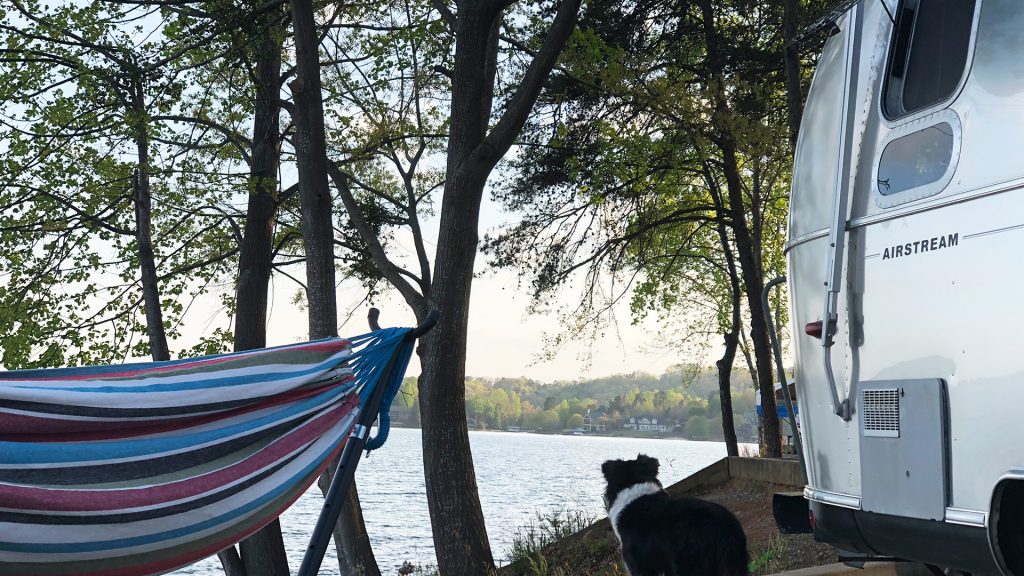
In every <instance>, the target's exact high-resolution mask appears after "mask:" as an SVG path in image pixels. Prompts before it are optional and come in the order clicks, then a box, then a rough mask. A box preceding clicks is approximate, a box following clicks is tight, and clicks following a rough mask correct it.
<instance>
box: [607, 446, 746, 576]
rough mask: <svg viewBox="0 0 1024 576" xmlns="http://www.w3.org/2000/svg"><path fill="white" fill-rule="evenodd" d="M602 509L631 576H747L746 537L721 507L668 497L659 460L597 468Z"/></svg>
mask: <svg viewBox="0 0 1024 576" xmlns="http://www.w3.org/2000/svg"><path fill="white" fill-rule="evenodd" d="M601 472H603V473H604V477H605V480H607V481H608V488H607V489H606V490H605V495H604V498H605V504H606V506H607V507H608V519H609V520H610V521H611V523H612V529H613V530H614V531H615V535H616V536H617V537H618V538H619V542H620V543H621V544H622V558H623V560H625V561H626V568H627V569H628V570H629V573H630V574H631V575H632V576H746V575H747V572H748V564H749V557H748V555H747V537H746V535H745V534H744V533H743V527H742V526H740V523H739V520H737V519H736V517H735V516H733V514H732V512H729V511H728V510H726V509H725V508H724V507H722V506H719V505H718V504H715V503H712V502H705V501H703V500H696V499H693V498H671V497H669V495H668V494H666V493H665V491H664V490H662V487H661V483H660V482H658V460H657V459H655V458H651V457H649V456H644V455H643V454H641V455H639V456H637V458H636V460H609V461H607V462H605V463H604V464H603V465H602V466H601Z"/></svg>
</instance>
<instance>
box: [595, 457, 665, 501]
mask: <svg viewBox="0 0 1024 576" xmlns="http://www.w3.org/2000/svg"><path fill="white" fill-rule="evenodd" d="M601 473H602V474H604V479H605V480H607V481H608V487H607V488H605V491H604V503H605V507H607V508H610V507H611V506H612V503H613V502H614V501H615V495H616V494H618V493H619V492H621V491H623V490H625V489H626V488H629V487H630V486H633V485H634V484H643V483H644V482H654V483H655V484H657V485H658V486H661V482H658V459H657V458H651V457H650V456H645V455H643V454H640V455H638V456H637V457H636V459H635V460H608V461H607V462H605V463H604V464H602V465H601Z"/></svg>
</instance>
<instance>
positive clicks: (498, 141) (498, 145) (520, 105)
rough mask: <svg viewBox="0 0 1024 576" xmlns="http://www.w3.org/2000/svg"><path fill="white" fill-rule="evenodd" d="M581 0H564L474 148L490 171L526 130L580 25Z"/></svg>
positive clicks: (474, 155) (480, 161)
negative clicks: (541, 42) (505, 101)
mask: <svg viewBox="0 0 1024 576" xmlns="http://www.w3.org/2000/svg"><path fill="white" fill-rule="evenodd" d="M580 3H581V0H561V2H560V3H559V5H558V12H557V14H556V15H555V21H554V22H553V23H552V24H551V28H550V29H549V30H548V34H547V37H546V38H545V39H544V45H543V46H542V47H541V49H540V51H539V52H538V53H537V56H536V57H534V59H533V60H532V61H531V62H530V66H529V67H528V68H527V69H526V73H525V74H524V75H523V80H522V82H520V84H519V87H518V88H517V89H516V92H515V94H513V95H512V99H511V100H510V101H509V104H508V108H506V110H505V113H504V114H502V116H501V119H500V120H498V123H497V124H495V126H494V128H493V129H492V130H491V133H490V134H488V135H487V136H486V137H485V138H484V141H483V142H482V143H481V144H480V145H479V146H478V147H477V149H476V150H474V152H473V154H472V156H471V157H473V158H476V159H477V160H478V162H479V163H480V164H483V166H484V167H485V168H486V169H487V170H490V169H491V168H493V167H494V165H495V164H497V162H498V160H499V159H500V158H501V157H502V156H504V155H505V152H507V151H508V149H509V148H510V147H511V146H512V143H513V141H514V140H515V139H516V137H518V135H519V133H520V132H521V131H522V129H523V126H524V125H525V124H526V120H527V119H528V118H529V115H530V111H531V110H533V105H534V103H536V101H537V97H538V96H539V95H540V90H541V87H542V85H543V83H544V80H545V79H546V78H547V77H548V74H550V72H551V69H552V68H554V66H555V63H556V62H557V61H558V56H559V55H560V54H561V53H562V48H563V47H564V46H565V42H566V40H568V38H569V35H570V34H571V33H572V30H573V28H574V27H575V26H576V18H577V16H578V14H579V8H580Z"/></svg>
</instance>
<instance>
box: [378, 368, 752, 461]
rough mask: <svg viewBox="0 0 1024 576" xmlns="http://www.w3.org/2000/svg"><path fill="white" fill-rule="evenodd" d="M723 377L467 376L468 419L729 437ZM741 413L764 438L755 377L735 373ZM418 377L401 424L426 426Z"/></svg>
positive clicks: (530, 427)
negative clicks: (638, 424) (653, 425)
mask: <svg viewBox="0 0 1024 576" xmlns="http://www.w3.org/2000/svg"><path fill="white" fill-rule="evenodd" d="M717 378H718V376H717V374H716V373H715V372H713V371H712V370H711V369H704V370H700V369H699V368H698V367H695V366H683V365H677V366H674V367H672V368H671V369H670V370H669V371H668V372H665V373H664V374H661V375H660V376H655V375H653V374H647V373H644V372H635V373H633V374H616V375H613V376H605V377H602V378H594V379H586V380H583V379H581V380H576V381H568V382H567V381H559V382H551V383H545V382H539V381H536V380H531V379H528V378H522V377H520V378H472V377H470V378H467V379H466V417H467V419H468V420H469V422H470V425H471V426H475V427H476V428H477V429H483V430H507V429H508V428H510V427H518V428H520V429H522V430H524V431H542V432H559V431H562V430H567V429H575V428H583V427H584V426H585V418H586V417H587V415H588V413H589V415H590V417H591V419H589V420H588V421H587V422H586V424H589V426H587V429H588V431H589V430H590V429H593V428H596V427H598V426H599V427H600V428H601V433H607V434H638V435H644V434H650V435H661V436H664V435H674V436H679V435H681V436H683V437H685V438H689V439H692V440H713V439H720V438H721V437H722V424H721V415H720V414H721V404H720V401H719V395H718V380H717ZM734 382H735V383H736V384H735V390H733V393H732V405H733V413H734V415H735V418H736V429H737V435H738V436H739V439H740V441H745V442H754V441H756V440H757V421H756V412H755V404H756V396H755V391H754V387H753V384H751V382H750V376H749V375H746V377H745V378H744V375H742V374H740V373H737V374H735V375H734ZM416 390H417V389H416V379H415V378H406V380H405V383H404V384H403V386H402V394H401V395H399V397H398V398H397V399H396V401H395V404H394V406H392V410H391V414H392V417H393V418H394V419H395V421H396V422H399V423H401V424H404V425H409V426H417V425H418V424H419V409H418V406H419V403H418V398H417V392H416ZM630 418H635V419H636V420H638V421H639V420H641V419H643V418H647V419H648V420H652V419H657V423H658V424H661V425H662V426H668V427H669V429H668V431H667V432H657V431H640V430H633V429H627V428H624V425H625V424H627V423H629V419H630Z"/></svg>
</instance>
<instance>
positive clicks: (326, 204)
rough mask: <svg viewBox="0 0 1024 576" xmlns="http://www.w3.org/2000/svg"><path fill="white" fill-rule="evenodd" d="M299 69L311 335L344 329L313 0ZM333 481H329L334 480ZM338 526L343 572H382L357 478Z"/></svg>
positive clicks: (362, 575) (300, 26)
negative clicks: (337, 292) (339, 305)
mask: <svg viewBox="0 0 1024 576" xmlns="http://www.w3.org/2000/svg"><path fill="white" fill-rule="evenodd" d="M291 6H292V26H293V29H294V32H295V63H296V70H297V72H298V73H297V75H296V78H295V80H293V81H292V82H291V83H290V84H289V86H290V87H291V89H292V95H293V96H294V98H295V113H294V118H293V119H294V120H295V128H296V133H295V159H296V164H297V165H298V173H299V202H300V208H301V212H302V239H303V243H304V246H305V251H306V300H307V303H308V304H309V336H310V338H314V339H316V338H327V337H330V336H337V334H338V328H337V325H338V309H337V299H336V295H335V281H334V225H333V215H334V213H333V210H332V206H331V191H330V188H329V186H328V180H327V144H326V137H325V133H324V132H325V131H324V106H323V96H322V94H321V85H320V59H319V48H320V46H319V39H318V37H317V32H316V22H315V20H314V13H313V4H312V2H311V0H292V2H291ZM328 486H329V483H328ZM345 497H346V500H345V506H344V509H343V510H342V514H341V516H340V517H339V519H338V523H337V524H336V525H335V527H334V543H335V547H336V548H337V551H338V563H339V565H340V568H341V573H342V574H346V575H349V574H351V575H353V576H379V574H380V569H379V568H378V567H377V561H376V559H375V558H374V556H373V550H372V548H370V540H369V538H368V537H367V535H366V526H365V525H364V523H363V512H362V508H361V507H360V505H359V498H358V491H357V489H356V485H355V483H353V484H352V488H351V489H350V491H349V493H348V494H346V495H345Z"/></svg>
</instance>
